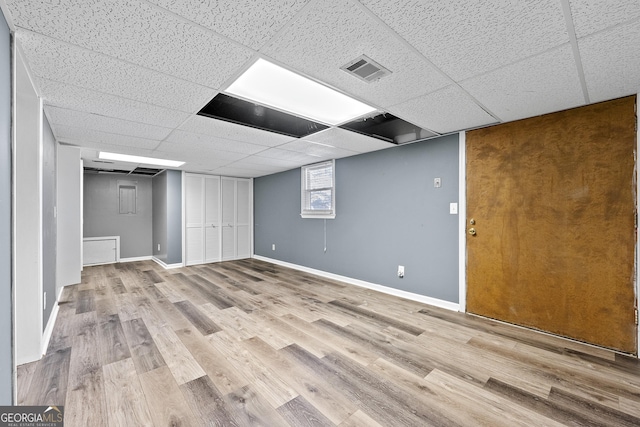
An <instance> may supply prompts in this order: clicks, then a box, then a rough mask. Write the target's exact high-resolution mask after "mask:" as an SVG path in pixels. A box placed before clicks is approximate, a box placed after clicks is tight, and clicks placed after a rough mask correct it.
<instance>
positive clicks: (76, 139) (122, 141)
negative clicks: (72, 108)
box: [55, 124, 160, 150]
mask: <svg viewBox="0 0 640 427" xmlns="http://www.w3.org/2000/svg"><path fill="white" fill-rule="evenodd" d="M55 128H56V135H55V136H56V139H57V140H58V141H61V142H72V143H76V144H78V143H79V144H82V145H85V144H88V143H90V142H92V143H95V144H110V145H117V146H125V147H136V148H142V149H145V150H153V149H154V148H156V147H157V146H158V144H159V143H160V141H157V140H153V139H146V138H136V137H133V136H126V135H118V134H115V133H107V132H100V131H96V130H92V129H83V128H81V127H75V126H65V125H60V124H58V125H56V126H55Z"/></svg>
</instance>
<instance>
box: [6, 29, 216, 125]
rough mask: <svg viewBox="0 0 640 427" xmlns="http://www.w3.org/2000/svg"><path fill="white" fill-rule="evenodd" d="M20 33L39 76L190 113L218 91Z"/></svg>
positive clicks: (37, 36)
mask: <svg viewBox="0 0 640 427" xmlns="http://www.w3.org/2000/svg"><path fill="white" fill-rule="evenodd" d="M17 36H18V40H19V42H20V45H21V46H22V48H23V49H24V52H25V54H26V57H27V62H28V63H29V66H30V67H31V70H32V72H33V73H34V74H35V75H36V76H37V77H41V78H47V79H50V80H55V81H58V82H62V83H67V84H70V85H74V86H80V87H84V88H87V89H92V90H96V91H98V92H104V93H108V94H111V95H116V96H121V97H123V98H129V99H134V100H137V101H141V102H146V103H149V104H154V105H158V106H161V107H165V108H170V109H174V110H180V111H185V112H190V113H194V112H197V111H199V110H200V109H201V108H202V107H203V106H204V105H205V104H206V103H207V102H209V101H210V100H211V98H213V96H214V94H215V93H216V92H215V91H214V90H213V89H208V88H205V87H203V86H200V85H197V84H194V83H189V82H187V81H185V80H181V79H178V78H174V77H171V76H168V75H166V74H162V73H158V72H156V71H152V70H148V69H145V68H141V67H138V66H136V65H132V64H129V63H126V62H122V61H120V60H117V59H113V58H111V57H108V56H104V55H101V54H97V53H93V52H90V51H88V50H85V49H82V48H79V47H75V46H72V45H69V44H66V43H63V42H60V41H58V40H54V39H51V38H48V37H44V36H40V35H37V34H35V33H30V32H25V31H19V32H18V33H17ZM43 95H45V96H46V94H43Z"/></svg>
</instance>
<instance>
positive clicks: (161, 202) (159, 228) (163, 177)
mask: <svg viewBox="0 0 640 427" xmlns="http://www.w3.org/2000/svg"><path fill="white" fill-rule="evenodd" d="M158 245H159V246H160V249H158ZM152 249H153V256H154V257H156V258H158V259H159V260H160V261H162V262H164V263H167V173H166V172H163V173H161V174H160V175H157V176H155V177H153V248H152Z"/></svg>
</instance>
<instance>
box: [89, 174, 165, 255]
mask: <svg viewBox="0 0 640 427" xmlns="http://www.w3.org/2000/svg"><path fill="white" fill-rule="evenodd" d="M118 180H124V181H136V182H137V192H138V204H137V213H136V214H135V215H121V214H119V198H118V184H117V182H118ZM83 194H84V203H83V206H84V231H83V236H84V237H100V236H120V258H137V257H150V256H151V255H152V253H153V252H152V250H151V249H152V248H151V246H152V242H153V240H152V239H153V236H152V234H153V233H152V221H153V219H152V188H151V178H149V177H143V176H131V175H120V174H96V173H85V174H84V192H83Z"/></svg>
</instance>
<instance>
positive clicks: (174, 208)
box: [165, 170, 182, 264]
mask: <svg viewBox="0 0 640 427" xmlns="http://www.w3.org/2000/svg"><path fill="white" fill-rule="evenodd" d="M166 174H167V260H166V261H165V262H166V263H167V264H177V263H181V262H182V172H180V171H174V170H170V171H167V172H166Z"/></svg>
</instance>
